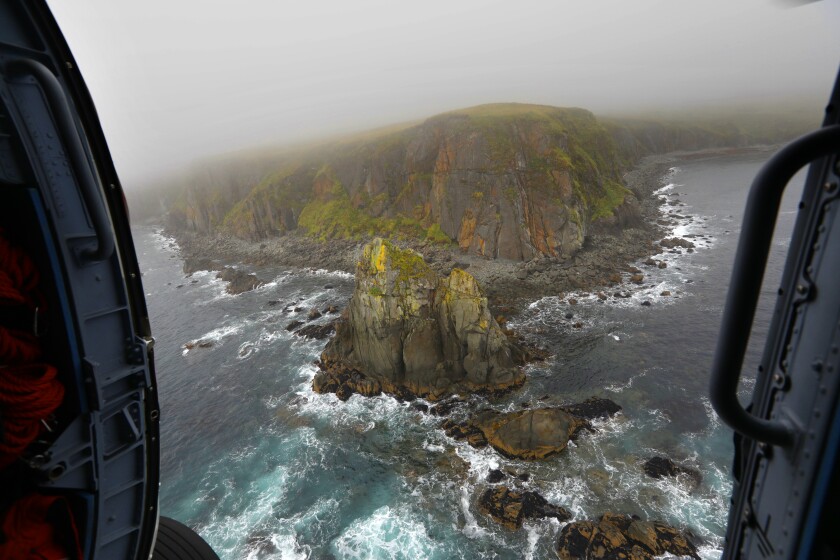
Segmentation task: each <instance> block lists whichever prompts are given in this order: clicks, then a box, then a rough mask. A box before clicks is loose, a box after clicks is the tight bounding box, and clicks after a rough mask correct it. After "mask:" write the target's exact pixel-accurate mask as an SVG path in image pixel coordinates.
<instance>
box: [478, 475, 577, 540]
mask: <svg viewBox="0 0 840 560" xmlns="http://www.w3.org/2000/svg"><path fill="white" fill-rule="evenodd" d="M478 509H479V511H481V512H482V513H483V514H484V515H488V516H490V517H491V518H493V519H494V520H495V521H497V522H499V523H501V524H502V525H504V526H505V527H507V528H508V529H513V530H516V529H519V528H520V527H522V523H523V522H524V521H525V520H526V519H543V518H546V517H553V518H555V519H557V520H558V521H568V520H569V519H571V518H572V514H571V513H569V510H567V509H566V508H563V507H560V506H556V505H554V504H550V503H549V502H548V500H546V499H545V498H544V497H542V496H541V495H540V494H539V493H537V492H531V491H526V492H516V491H514V490H511V489H510V488H508V487H507V486H497V487H495V488H488V489H487V490H486V491H485V492H484V493H483V494H482V495H481V497H480V498H479V499H478Z"/></svg>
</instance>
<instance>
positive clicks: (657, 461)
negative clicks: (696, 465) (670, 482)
mask: <svg viewBox="0 0 840 560" xmlns="http://www.w3.org/2000/svg"><path fill="white" fill-rule="evenodd" d="M643 468H644V471H645V474H646V475H648V476H649V477H651V478H664V477H666V476H668V477H674V478H684V479H686V480H687V481H688V482H689V485H690V486H691V487H692V488H696V487H698V486H700V483H701V482H702V481H703V475H702V474H701V473H700V471H698V470H697V469H693V468H691V467H686V466H683V465H679V464H677V463H675V462H674V461H673V460H671V459H669V458H668V457H658V456H657V457H651V458H650V459H648V460H647V461H645V464H644V467H643Z"/></svg>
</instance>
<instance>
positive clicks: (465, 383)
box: [313, 238, 525, 400]
mask: <svg viewBox="0 0 840 560" xmlns="http://www.w3.org/2000/svg"><path fill="white" fill-rule="evenodd" d="M515 345H516V343H515V342H514V341H512V340H511V339H510V338H509V337H508V336H507V335H506V334H505V333H504V331H502V329H501V327H499V325H498V323H497V322H496V320H495V319H494V318H493V316H492V314H491V313H490V310H489V309H488V306H487V298H486V297H485V296H484V293H483V291H482V290H481V288H480V287H479V285H478V284H477V282H476V281H475V278H473V277H472V275H470V274H469V273H468V272H465V271H463V270H460V269H458V268H455V269H453V270H452V272H451V273H450V274H449V275H448V276H446V277H440V276H438V275H437V273H435V272H434V271H433V270H432V269H431V268H429V266H428V265H427V264H426V263H425V262H424V261H423V257H422V256H421V255H420V254H418V253H416V252H415V251H412V250H410V249H402V248H399V247H397V246H395V245H394V244H393V243H391V242H389V241H386V240H383V239H379V238H377V239H374V240H373V241H372V242H371V243H369V244H368V245H366V246H365V248H364V250H363V253H362V258H361V260H360V261H359V263H358V265H357V268H356V287H355V290H354V292H353V296H352V297H351V299H350V303H349V305H348V306H347V308H346V309H345V310H344V312H343V313H342V316H341V319H340V320H339V321H338V323H337V325H336V334H335V336H334V337H333V338H332V339H331V340H330V342H329V343H328V344H327V346H326V348H325V349H324V352H323V354H322V355H321V361H320V365H321V371H320V372H319V373H318V374H317V375H316V376H315V379H314V380H313V388H314V390H315V391H317V392H335V393H336V394H337V395H338V396H339V397H340V398H343V399H344V398H349V396H350V395H351V394H352V393H361V394H364V395H376V394H379V393H380V392H385V393H389V394H393V395H395V396H398V397H403V398H411V397H413V396H419V397H425V398H428V399H430V400H437V399H440V398H442V397H445V396H447V395H452V394H467V393H476V392H479V393H486V394H493V393H501V392H505V391H508V390H510V389H513V388H516V387H519V386H520V385H522V384H523V383H524V382H525V374H524V373H523V372H522V370H521V369H520V368H519V367H518V365H517V363H516V356H519V355H521V350H519V349H517V348H515Z"/></svg>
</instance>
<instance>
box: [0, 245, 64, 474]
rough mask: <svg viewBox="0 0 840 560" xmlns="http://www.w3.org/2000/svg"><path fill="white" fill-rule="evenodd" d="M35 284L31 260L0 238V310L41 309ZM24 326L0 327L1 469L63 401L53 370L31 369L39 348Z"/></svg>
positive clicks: (37, 365)
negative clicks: (38, 307)
mask: <svg viewBox="0 0 840 560" xmlns="http://www.w3.org/2000/svg"><path fill="white" fill-rule="evenodd" d="M38 279H39V275H38V271H37V269H36V268H35V264H34V263H33V262H32V259H30V258H29V256H28V255H27V254H26V253H24V252H23V251H22V250H21V249H20V248H18V247H15V246H13V245H12V244H11V243H10V242H9V240H8V239H6V238H5V237H3V235H2V232H0V307H5V306H11V307H12V310H11V311H12V312H13V313H12V315H14V313H15V312H20V311H23V312H24V313H23V316H24V317H25V316H26V315H27V314H28V313H34V311H35V309H36V307H37V306H38V305H39V304H40V303H41V295H40V294H39V293H38V290H37V287H38ZM0 317H6V315H0ZM33 318H34V315H33ZM18 322H19V323H20V321H18ZM24 323H25V321H24ZM24 323H21V324H16V325H4V326H0V366H6V367H0V422H2V425H0V429H1V430H0V434H2V435H0V469H2V468H4V467H6V466H7V465H9V464H10V463H12V462H13V461H14V460H15V459H17V458H18V457H19V456H20V454H21V453H23V451H24V450H25V449H26V447H27V446H28V445H29V444H30V443H32V441H33V440H35V438H37V437H38V434H39V433H40V431H41V420H43V419H45V418H47V417H48V416H49V415H50V414H52V413H53V412H55V410H56V409H57V408H58V406H59V405H60V404H61V401H62V399H63V398H64V387H63V386H62V385H61V383H60V382H59V381H58V380H57V379H56V370H55V368H54V367H53V366H51V365H47V364H40V363H35V361H36V360H37V359H38V358H39V357H40V354H41V346H40V344H39V343H38V338H37V337H36V336H35V334H34V333H32V332H26V331H24V330H20V329H24V328H26V326H25V325H24ZM33 326H34V325H33Z"/></svg>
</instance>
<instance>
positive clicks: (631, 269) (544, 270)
mask: <svg viewBox="0 0 840 560" xmlns="http://www.w3.org/2000/svg"><path fill="white" fill-rule="evenodd" d="M771 149H773V148H772V147H768V146H755V147H750V148H732V149H725V150H721V149H713V150H701V151H693V152H672V153H668V154H663V155H652V156H648V157H646V158H644V159H642V160H641V161H640V162H639V163H638V165H636V167H635V168H634V169H633V170H631V171H629V172H627V173H626V174H625V175H624V182H625V184H626V186H627V187H628V188H629V189H630V190H631V191H633V193H634V194H635V195H636V198H637V199H638V201H639V205H638V210H639V213H640V215H641V218H642V220H640V221H637V223H635V224H633V226H632V227H626V228H624V229H616V228H610V227H609V226H605V227H601V228H595V229H596V231H594V232H592V233H591V234H590V235H589V236H588V237H587V239H586V241H585V243H584V246H583V248H582V249H581V250H580V251H578V252H577V253H575V254H574V255H572V256H571V257H568V258H565V259H564V258H560V257H558V258H547V257H542V258H536V259H533V260H530V261H511V260H505V259H490V258H486V257H482V256H479V255H474V254H470V253H465V252H462V251H461V250H460V249H459V248H458V247H454V246H451V245H450V246H442V245H439V244H434V243H430V242H428V241H417V240H410V239H406V240H400V241H399V244H400V245H401V246H403V247H406V248H410V249H412V250H414V251H416V252H418V253H419V254H420V255H422V257H423V259H424V260H425V262H426V263H427V264H428V265H429V266H430V267H431V268H432V270H434V271H435V272H437V273H438V274H442V275H446V274H449V273H450V272H451V271H452V269H453V268H460V269H463V270H468V271H469V272H470V274H471V275H472V276H473V277H474V278H475V279H476V280H477V281H478V282H479V284H480V285H481V286H482V287H483V288H484V291H485V293H486V294H487V296H488V299H489V304H490V306H491V309H493V311H494V313H502V314H504V315H508V316H512V315H515V314H516V312H517V310H518V309H519V308H520V307H521V304H522V303H523V300H526V299H527V300H528V301H533V300H534V299H536V298H539V297H543V296H551V295H563V294H566V293H568V292H592V291H597V290H603V291H602V292H601V294H603V295H604V298H608V297H620V296H617V295H616V294H613V293H612V291H613V290H611V289H610V287H612V286H618V285H620V284H622V283H625V282H626V283H632V284H637V285H638V284H641V283H643V282H644V271H643V270H640V269H638V268H636V267H635V266H633V264H632V263H633V262H638V261H641V260H642V259H644V258H645V257H648V259H647V260H646V261H643V262H644V263H645V264H647V265H649V266H658V267H660V268H665V267H667V266H668V261H667V259H661V260H658V261H654V260H653V259H652V258H650V257H651V255H654V254H658V253H661V252H663V251H665V250H667V251H668V252H670V253H674V254H680V253H682V252H684V251H687V252H691V251H693V250H694V248H693V244H692V243H691V242H690V241H688V240H685V239H682V238H671V239H668V238H666V236H667V233H668V228H670V227H673V226H674V225H677V224H678V223H679V221H680V220H685V219H689V218H690V216H687V215H683V214H681V213H680V212H679V208H680V206H681V205H682V203H681V202H680V201H679V199H676V198H674V199H669V200H667V201H665V202H664V204H665V205H667V207H668V208H670V211H669V212H668V214H666V216H665V217H663V216H662V214H661V211H660V209H661V207H662V205H663V200H662V199H661V197H659V196H655V195H654V194H653V193H654V192H655V191H656V190H658V189H659V188H661V187H662V186H663V184H662V179H663V177H664V176H665V175H666V174H667V172H668V170H669V169H670V168H672V167H674V166H676V165H678V164H679V163H680V162H681V161H690V160H697V159H702V158H711V157H719V156H726V155H735V154H740V153H748V152H756V151H767V150H771ZM599 229H600V231H598V230H599ZM166 233H167V234H168V235H170V236H172V237H174V238H175V239H176V240H177V242H178V246H179V248H180V252H181V257H182V258H183V259H184V260H185V262H187V263H190V262H193V263H194V262H213V263H215V267H216V268H214V270H220V269H221V268H223V267H224V265H225V264H233V263H239V264H244V265H250V266H265V265H285V266H292V267H300V268H306V269H324V270H337V271H343V272H348V273H353V272H354V270H355V267H356V263H357V262H358V260H359V258H360V257H361V253H362V248H363V247H364V246H365V244H366V243H367V242H369V241H370V239H362V240H349V239H333V240H330V241H329V242H321V241H318V240H315V239H312V238H310V237H307V236H306V235H304V234H302V233H297V232H292V233H287V234H285V235H282V236H279V237H275V238H272V239H267V240H264V241H262V242H251V241H246V240H243V239H239V238H236V237H234V236H232V235H228V234H216V235H201V234H196V233H194V232H187V231H181V230H172V229H167V231H166ZM187 268H188V267H187V266H185V272H189V270H187ZM193 268H194V267H192V268H190V270H192V269H193ZM599 297H600V295H599ZM604 298H602V299H604Z"/></svg>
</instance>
